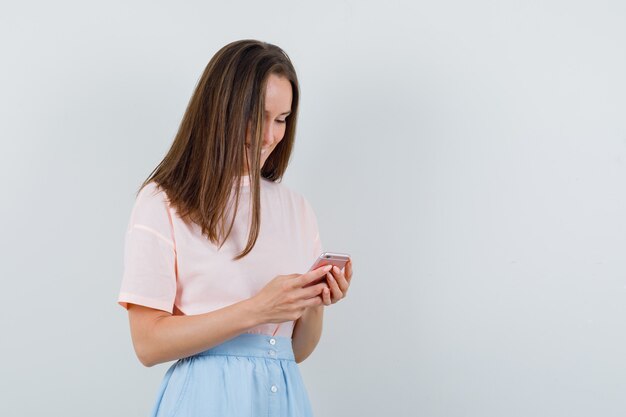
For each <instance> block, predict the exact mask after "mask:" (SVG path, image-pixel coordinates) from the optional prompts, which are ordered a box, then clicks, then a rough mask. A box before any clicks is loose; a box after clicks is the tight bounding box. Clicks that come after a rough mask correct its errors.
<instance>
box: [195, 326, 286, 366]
mask: <svg viewBox="0 0 626 417" xmlns="http://www.w3.org/2000/svg"><path fill="white" fill-rule="evenodd" d="M209 355H233V356H255V357H261V358H267V359H286V360H292V361H293V360H295V358H294V355H293V347H292V346H291V338H290V337H285V336H271V335H268V334H258V333H242V334H240V335H238V336H235V337H234V338H232V339H229V340H227V341H225V342H223V343H221V344H219V345H216V346H213V347H212V348H210V349H207V350H205V351H203V352H199V353H197V354H196V355H193V356H209Z"/></svg>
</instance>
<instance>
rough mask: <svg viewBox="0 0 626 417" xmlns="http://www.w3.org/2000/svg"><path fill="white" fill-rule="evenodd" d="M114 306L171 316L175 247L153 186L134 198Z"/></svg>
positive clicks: (163, 196)
mask: <svg viewBox="0 0 626 417" xmlns="http://www.w3.org/2000/svg"><path fill="white" fill-rule="evenodd" d="M123 271H124V272H123V276H122V284H121V288H120V292H119V295H118V299H117V302H118V304H120V305H121V306H122V307H124V308H125V309H128V303H133V304H140V305H143V306H147V307H151V308H155V309H158V310H163V311H167V312H169V313H173V309H174V300H175V298H176V245H175V240H174V236H173V231H172V223H171V219H170V212H169V208H168V202H167V196H166V194H165V192H163V191H161V190H160V189H158V188H156V185H154V183H149V184H148V185H146V186H145V187H144V188H143V189H142V190H141V191H140V192H139V194H138V195H137V199H136V200H135V204H134V206H133V209H132V212H131V216H130V220H129V222H128V227H127V229H126V235H125V238H124V269H123Z"/></svg>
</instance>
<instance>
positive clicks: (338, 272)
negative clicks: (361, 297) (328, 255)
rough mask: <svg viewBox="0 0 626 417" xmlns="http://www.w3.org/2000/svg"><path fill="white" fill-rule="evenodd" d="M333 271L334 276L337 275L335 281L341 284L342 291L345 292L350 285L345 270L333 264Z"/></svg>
mask: <svg viewBox="0 0 626 417" xmlns="http://www.w3.org/2000/svg"><path fill="white" fill-rule="evenodd" d="M332 273H333V276H334V277H335V281H337V284H339V288H340V289H341V292H343V293H345V292H346V290H347V289H348V287H349V286H350V283H349V282H348V281H347V280H346V277H345V276H344V275H343V272H341V269H339V268H338V267H337V266H333V269H332Z"/></svg>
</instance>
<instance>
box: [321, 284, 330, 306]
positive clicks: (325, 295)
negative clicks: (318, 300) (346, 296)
mask: <svg viewBox="0 0 626 417" xmlns="http://www.w3.org/2000/svg"><path fill="white" fill-rule="evenodd" d="M322 302H323V303H324V305H326V306H329V305H331V304H332V300H331V299H330V290H329V289H328V288H324V289H323V290H322Z"/></svg>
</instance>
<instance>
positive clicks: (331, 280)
mask: <svg viewBox="0 0 626 417" xmlns="http://www.w3.org/2000/svg"><path fill="white" fill-rule="evenodd" d="M326 276H327V277H328V285H329V286H330V291H331V293H332V300H333V304H334V303H336V302H337V301H339V300H341V299H342V298H343V292H342V291H341V288H339V285H338V284H337V281H335V277H333V275H332V274H331V273H330V272H327V273H326Z"/></svg>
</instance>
